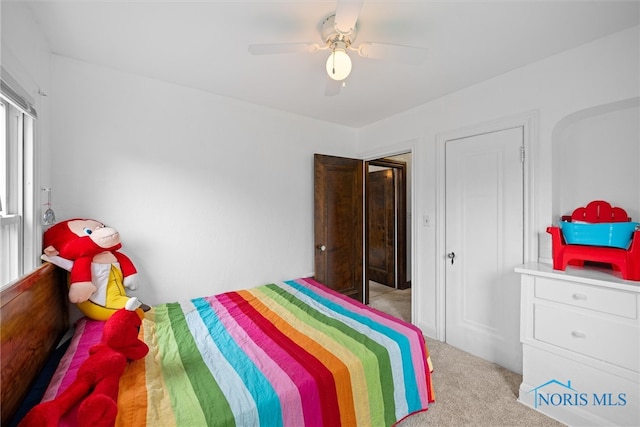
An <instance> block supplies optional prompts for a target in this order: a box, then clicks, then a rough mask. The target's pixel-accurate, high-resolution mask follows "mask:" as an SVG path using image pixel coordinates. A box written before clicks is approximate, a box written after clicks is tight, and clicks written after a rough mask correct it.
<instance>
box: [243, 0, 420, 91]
mask: <svg viewBox="0 0 640 427" xmlns="http://www.w3.org/2000/svg"><path fill="white" fill-rule="evenodd" d="M363 2H364V0H338V4H337V7H336V12H335V14H332V15H330V16H328V17H327V18H325V19H324V20H323V21H322V23H321V25H320V35H321V37H322V40H323V41H324V42H325V44H324V45H319V44H317V43H312V42H306V43H305V42H301V43H298V42H293V43H266V44H251V45H249V52H250V53H251V54H254V55H271V54H282V53H314V52H318V51H321V50H329V51H330V54H329V57H328V58H327V63H326V69H327V86H326V88H325V95H328V96H332V95H337V94H339V93H340V89H341V87H343V86H344V80H345V79H346V78H347V77H348V76H349V73H350V72H351V58H350V57H349V55H348V53H347V52H348V51H353V52H356V53H357V54H358V55H360V56H361V57H363V58H372V59H387V60H393V61H399V62H404V63H407V64H419V63H421V62H422V61H423V60H424V59H425V58H426V55H427V50H426V49H425V48H421V47H414V46H404V45H397V44H387V43H378V42H368V41H367V42H361V43H360V44H358V45H357V46H355V45H354V42H355V39H356V36H357V34H358V28H357V21H358V16H359V14H360V10H361V9H362V4H363Z"/></svg>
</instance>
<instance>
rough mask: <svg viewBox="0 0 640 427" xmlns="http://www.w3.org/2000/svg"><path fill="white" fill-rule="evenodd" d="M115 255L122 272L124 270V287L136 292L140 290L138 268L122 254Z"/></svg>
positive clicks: (115, 253)
mask: <svg viewBox="0 0 640 427" xmlns="http://www.w3.org/2000/svg"><path fill="white" fill-rule="evenodd" d="M113 254H114V255H115V256H116V259H117V260H118V263H120V270H122V275H123V276H124V282H123V285H124V287H125V288H127V289H131V290H132V291H135V290H136V289H138V272H137V270H136V267H135V266H134V265H133V262H132V261H131V259H130V258H129V257H128V256H126V255H125V254H123V253H122V252H114V253H113Z"/></svg>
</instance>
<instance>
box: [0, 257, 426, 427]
mask: <svg viewBox="0 0 640 427" xmlns="http://www.w3.org/2000/svg"><path fill="white" fill-rule="evenodd" d="M57 270H58V268H57V267H53V266H50V265H45V266H43V267H41V268H40V269H39V270H38V271H37V272H36V273H34V274H38V275H39V276H51V277H53V278H52V279H50V280H46V281H44V280H40V281H37V282H36V283H32V285H31V286H30V287H29V290H25V291H24V292H22V291H20V289H23V288H24V282H25V281H29V279H28V278H25V279H23V280H21V281H19V282H17V283H15V284H13V285H12V286H11V289H14V290H13V291H11V292H12V295H15V296H14V298H12V301H11V302H10V303H7V305H5V301H4V298H5V291H3V293H2V298H3V301H2V304H3V305H2V334H3V335H2V360H3V362H2V363H3V365H2V423H3V425H4V424H5V422H6V421H7V420H8V419H10V417H12V416H13V414H14V413H15V411H16V408H15V406H16V403H15V402H14V400H17V399H19V400H21V399H23V395H24V393H25V392H26V389H27V388H29V385H31V383H32V378H33V377H35V375H36V374H37V372H34V373H29V377H28V378H15V377H16V376H15V375H14V376H13V379H10V380H8V381H9V382H7V380H6V379H5V360H7V359H12V358H13V355H15V354H17V353H18V352H20V351H21V350H19V349H18V348H17V347H16V346H15V345H5V342H6V341H7V340H8V342H17V341H20V342H22V341H33V342H32V343H31V344H25V345H27V346H28V345H31V347H32V348H39V349H40V351H38V352H33V354H32V355H31V357H30V358H29V361H28V362H27V361H25V360H23V361H21V362H17V361H16V362H15V363H14V365H12V366H11V367H8V368H7V373H15V372H16V371H20V370H21V369H22V368H21V366H17V364H25V365H35V368H37V369H41V368H42V366H44V365H45V364H46V361H47V359H48V358H49V355H50V353H52V351H53V350H54V347H55V345H54V344H50V345H46V346H43V347H40V346H39V345H38V344H39V340H38V339H35V338H34V337H32V335H31V334H30V333H27V332H26V331H31V330H32V329H31V327H37V326H38V325H30V323H32V322H31V319H32V316H30V315H28V314H25V313H22V314H17V313H16V312H17V311H20V310H17V309H15V308H13V309H9V308H10V306H11V305H15V306H16V307H18V306H19V304H18V302H19V300H20V299H24V300H25V301H28V302H27V303H23V304H22V305H23V307H24V309H23V311H25V310H28V312H29V313H32V312H38V313H41V314H40V321H39V323H42V319H43V318H49V316H57V315H58V314H59V311H60V310H61V309H62V306H60V305H51V304H48V303H47V301H41V302H40V303H39V304H38V306H35V307H34V306H33V305H31V304H32V301H31V299H29V295H28V294H29V293H30V292H33V288H39V287H45V288H54V289H57V290H58V291H59V290H63V289H65V287H66V276H65V275H60V273H59V271H57ZM30 276H32V275H30ZM30 276H28V277H30ZM31 282H33V280H32V281H31ZM31 282H30V283H31ZM52 283H53V285H52ZM7 292H9V291H8V290H7ZM58 293H60V292H58ZM64 303H65V302H64V301H61V302H60V304H64ZM65 313H66V311H65ZM16 316H21V317H20V319H21V320H19V321H18V322H20V323H22V324H23V326H22V328H21V329H20V330H15V332H14V330H13V329H5V327H6V325H9V324H14V323H16V322H17V321H16V320H15V318H16ZM65 316H66V314H65ZM52 318H53V317H52ZM34 321H35V319H34ZM65 322H68V321H67V320H66V317H64V316H63V317H62V319H61V321H60V322H57V323H56V326H55V328H54V329H51V330H48V331H47V334H48V335H49V336H51V337H59V336H60V335H61V334H62V333H63V332H64V331H65V329H66V327H67V325H66V324H65ZM103 325H104V322H100V321H94V320H90V319H87V318H81V319H80V320H78V321H77V322H76V323H75V325H74V326H75V327H74V333H73V336H72V338H71V339H70V341H69V342H68V343H67V345H68V348H67V349H66V351H65V352H64V355H63V356H62V359H61V360H60V362H59V363H58V364H57V367H56V369H55V373H54V374H53V376H52V378H51V380H50V382H49V383H48V386H47V388H46V392H45V393H44V397H43V399H42V400H43V401H46V400H50V399H53V398H55V396H56V395H58V394H59V393H60V392H62V390H64V388H65V387H66V386H68V384H69V383H70V382H71V381H73V379H74V378H75V373H76V371H77V369H78V367H79V365H80V364H81V363H82V361H83V360H84V358H86V357H87V350H88V348H89V347H90V346H91V345H92V344H94V343H96V342H98V341H99V340H100V337H101V331H102V327H103ZM5 331H9V333H10V334H11V335H12V336H5V335H6V334H5ZM140 338H141V339H143V340H144V341H145V342H146V343H147V345H148V346H149V348H150V351H149V354H148V355H147V356H146V357H145V358H144V359H141V360H138V361H134V362H131V363H130V364H129V366H128V367H127V369H126V371H125V373H124V375H123V376H122V377H121V380H120V390H119V395H118V418H117V421H116V425H122V426H144V425H149V426H162V425H167V426H169V425H171V426H181V425H185V426H207V425H220V426H227V425H237V426H260V425H261V426H269V427H271V426H280V425H282V426H295V427H297V426H303V425H307V426H315V425H318V426H320V425H324V426H340V425H343V426H350V425H358V426H360V425H362V426H366V425H373V426H390V425H393V424H395V423H397V422H398V421H399V420H401V419H403V418H405V417H407V416H408V415H410V414H413V413H416V412H420V411H424V410H426V409H427V408H428V405H429V403H431V402H433V401H434V395H433V388H432V384H431V366H430V359H429V354H428V350H427V348H426V344H425V341H424V337H423V336H422V333H421V331H420V330H419V329H418V328H416V327H414V326H413V325H411V324H408V323H405V322H403V321H401V320H399V319H396V318H393V317H391V316H389V315H386V314H384V313H381V312H378V311H376V310H374V309H371V308H369V307H367V306H364V305H362V304H359V303H357V302H354V301H353V300H352V299H350V298H348V297H345V296H343V295H340V294H338V293H336V292H334V291H332V290H330V289H329V288H327V287H325V286H323V285H322V284H320V283H318V282H316V281H315V280H313V279H310V278H302V279H296V280H290V281H285V282H282V283H275V284H267V285H264V286H259V287H255V288H250V289H245V290H241V291H233V292H226V293H222V294H219V295H212V296H206V297H201V298H195V299H191V300H185V301H180V302H173V303H167V304H160V305H157V306H155V307H152V309H151V310H150V311H149V312H147V313H146V315H145V319H144V320H143V324H142V327H141V329H140ZM53 343H55V340H54V341H53ZM36 353H37V354H36ZM37 369H34V371H37ZM7 378H8V377H7ZM25 383H26V384H27V386H25V387H23V388H24V389H25V391H22V390H21V391H20V393H19V394H20V396H18V397H16V396H14V395H17V394H18V393H13V387H14V386H15V385H16V384H20V385H23V384H25ZM9 386H11V390H12V392H11V393H5V389H8V387H9ZM5 400H6V401H5ZM18 403H19V401H18ZM5 416H6V417H7V418H5ZM74 416H75V414H74V413H73V411H71V412H70V413H68V414H67V416H66V417H65V419H64V420H63V423H62V424H63V425H74V421H75V420H74Z"/></svg>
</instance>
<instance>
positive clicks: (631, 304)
mask: <svg viewBox="0 0 640 427" xmlns="http://www.w3.org/2000/svg"><path fill="white" fill-rule="evenodd" d="M535 296H536V298H541V299H546V300H549V301H555V302H560V303H563V304H569V305H573V306H576V307H583V308H587V309H589V310H595V311H600V312H603V313H609V314H614V315H616V316H624V317H628V318H630V319H637V318H638V302H637V298H636V294H634V293H631V292H625V291H620V290H617V289H610V288H603V287H599V286H590V285H583V284H579V283H572V282H566V281H559V280H553V279H547V278H546V277H536V282H535Z"/></svg>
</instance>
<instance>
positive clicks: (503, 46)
mask: <svg viewBox="0 0 640 427" xmlns="http://www.w3.org/2000/svg"><path fill="white" fill-rule="evenodd" d="M25 2H26V3H28V5H29V8H30V9H31V10H32V12H33V14H34V17H35V19H36V21H37V22H38V23H39V25H41V28H42V30H43V32H44V34H45V36H46V37H47V39H48V40H49V42H50V47H51V51H52V52H54V53H56V54H59V55H63V56H67V57H70V58H74V59H78V60H81V61H86V62H89V63H94V64H99V65H103V66H106V67H110V68H113V69H116V70H120V71H125V72H130V73H135V74H138V75H143V76H147V77H151V78H155V79H160V80H164V81H167V82H172V83H175V84H179V85H184V86H188V87H191V88H196V89H201V90H204V91H207V92H211V93H215V94H218V95H223V96H228V97H231V98H235V99H239V100H244V101H247V102H251V103H254V104H259V105H263V106H267V107H272V108H275V109H279V110H284V111H288V112H292V113H295V114H301V115H304V116H309V117H313V118H317V119H321V120H326V121H330V122H335V123H340V124H343V125H346V126H350V127H360V126H363V125H366V124H368V123H371V122H374V121H377V120H379V119H382V118H385V117H388V116H391V115H393V114H396V113H399V112H402V111H404V110H407V109H410V108H412V107H415V106H417V105H420V104H423V103H425V102H428V101H430V100H432V99H434V98H438V97H441V96H443V95H445V94H447V93H451V92H454V91H456V90H459V89H461V88H464V87H467V86H470V85H473V84H475V83H477V82H480V81H483V80H486V79H488V78H491V77H494V76H497V75H499V74H502V73H505V72H507V71H510V70H513V69H515V68H518V67H521V66H523V65H526V64H529V63H531V62H534V61H537V60H539V59H541V58H544V57H547V56H549V55H553V54H555V53H558V52H561V51H564V50H566V49H570V48H572V47H575V46H578V45H581V44H584V43H586V42H589V41H591V40H594V39H596V38H599V37H602V36H605V35H607V34H610V33H613V32H616V31H620V30H622V29H625V28H628V27H631V26H634V25H638V22H639V16H640V9H639V5H640V2H638V1H627V2H624V1H612V0H608V1H594V0H589V1H576V0H567V1H561V0H556V1H541V0H537V1H519V0H511V1H479V0H473V1H425V0H414V1H391V0H386V1H366V0H365V3H364V6H363V7H362V11H361V13H360V18H359V20H358V27H359V33H358V35H357V40H356V42H355V43H354V44H358V42H362V41H374V42H382V43H396V44H402V45H410V46H418V47H424V48H427V49H428V56H427V60H426V61H425V62H424V63H422V64H421V65H418V66H415V65H406V64H402V63H393V62H389V61H382V60H373V59H364V58H360V57H358V56H357V55H351V56H352V58H353V71H352V73H351V75H350V76H349V77H348V79H347V82H346V87H344V88H343V89H342V91H341V93H340V95H338V96H334V97H327V96H325V94H324V89H325V80H326V72H325V70H324V63H325V61H326V58H327V56H328V53H327V52H326V51H322V52H316V53H304V54H285V55H269V56H254V55H251V54H249V52H248V50H247V46H248V45H249V44H256V43H284V42H315V43H319V44H322V43H323V41H322V40H321V38H320V32H319V25H320V23H321V21H322V20H323V19H324V18H326V17H327V16H328V15H330V14H332V13H333V12H335V7H336V0H333V1H329V0H324V1H323V0H320V1H317V0H316V1H304V0H289V1H268V0H256V1H242V0H238V1H216V0H208V1H207V0H200V1H192V2H188V1H165V0H156V1H148V0H146V1H145V0H141V1H123V0H120V1H116V0H102V1H96V0H85V1H78V0H76V1H69V0H43V1H31V0H25ZM597 60H598V59H597V58H594V61H597Z"/></svg>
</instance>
